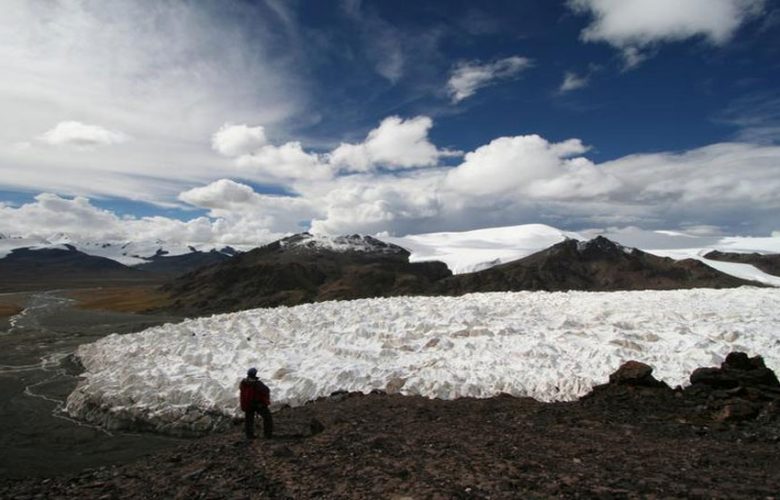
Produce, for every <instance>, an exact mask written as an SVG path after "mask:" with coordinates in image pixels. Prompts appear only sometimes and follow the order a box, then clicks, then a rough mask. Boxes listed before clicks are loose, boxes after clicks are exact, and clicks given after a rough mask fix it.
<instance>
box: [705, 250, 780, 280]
mask: <svg viewBox="0 0 780 500" xmlns="http://www.w3.org/2000/svg"><path fill="white" fill-rule="evenodd" d="M704 258H705V259H712V260H720V261H723V262H736V263H738V264H750V265H753V266H755V267H756V268H758V269H760V270H762V271H764V272H765V273H767V274H772V275H774V276H780V254H769V255H764V254H760V253H732V252H719V251H717V250H713V251H712V252H710V253H708V254H707V255H705V256H704Z"/></svg>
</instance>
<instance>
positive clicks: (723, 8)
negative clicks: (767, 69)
mask: <svg viewBox="0 0 780 500" xmlns="http://www.w3.org/2000/svg"><path fill="white" fill-rule="evenodd" d="M765 3H766V2H765V0H569V6H570V7H571V8H572V9H573V10H575V11H576V12H581V13H586V14H589V15H590V16H591V17H592V21H591V23H590V24H589V25H588V26H587V27H586V28H585V29H584V30H583V31H582V33H581V38H582V39H583V40H584V41H586V42H606V43H609V44H610V45H612V46H614V47H616V48H617V49H619V50H621V51H622V52H623V56H624V60H625V63H626V66H627V67H631V66H635V65H637V64H639V63H640V62H641V61H642V60H643V59H644V58H645V57H646V54H645V52H644V51H645V49H648V48H650V47H652V46H654V45H656V44H659V43H663V42H676V41H682V40H686V39H688V38H693V37H701V38H704V39H705V40H706V41H707V42H709V43H711V44H713V45H722V44H724V43H726V42H728V41H729V40H730V39H731V38H732V36H733V35H734V33H735V32H736V30H737V29H738V28H739V27H740V25H742V24H743V23H744V22H745V21H746V20H748V19H750V18H752V17H754V16H756V15H757V14H759V13H761V12H762V11H763V8H764V5H765Z"/></svg>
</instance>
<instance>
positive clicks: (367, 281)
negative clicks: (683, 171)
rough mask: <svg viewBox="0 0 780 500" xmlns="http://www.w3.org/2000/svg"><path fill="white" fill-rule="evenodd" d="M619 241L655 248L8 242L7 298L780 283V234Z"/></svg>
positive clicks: (435, 238) (338, 241)
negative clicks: (151, 287)
mask: <svg viewBox="0 0 780 500" xmlns="http://www.w3.org/2000/svg"><path fill="white" fill-rule="evenodd" d="M615 236H616V237H618V238H620V239H621V240H623V241H625V240H629V241H630V240H635V241H641V242H642V243H643V244H645V245H647V248H649V250H646V251H644V250H639V249H633V248H630V247H628V246H623V245H620V244H618V243H616V242H614V241H611V240H609V239H606V238H603V237H601V238H595V239H592V240H588V238H587V237H585V236H583V235H581V234H579V233H572V232H566V231H560V230H558V229H556V228H553V227H550V226H546V225H542V224H529V225H523V226H512V227H503V228H489V229H480V230H475V231H465V232H449V233H429V234H421V235H411V236H406V237H403V238H392V237H381V238H375V237H371V236H360V235H352V236H339V237H328V236H318V235H311V234H308V233H302V234H298V235H293V236H290V237H287V238H283V239H281V240H279V241H276V242H273V243H270V244H268V245H265V246H262V247H259V248H256V249H254V250H250V251H247V252H245V253H242V252H240V251H237V250H235V249H233V248H231V247H222V248H214V247H208V246H206V247H204V246H192V245H186V244H169V243H165V242H162V241H154V242H143V241H138V242H99V241H74V240H72V239H71V238H69V237H68V236H67V235H63V234H59V235H53V236H51V237H48V238H13V237H9V236H7V235H2V234H0V291H13V290H22V289H42V288H68V287H82V286H93V285H101V284H106V285H108V284H123V283H148V284H163V283H165V285H164V287H163V289H164V290H165V291H166V292H167V293H168V294H170V296H171V298H172V300H173V303H174V306H173V307H174V308H175V309H177V310H179V311H180V312H185V313H187V314H203V313H205V312H222V311H231V310H236V309H243V308H249V307H260V306H276V305H293V304H299V303H302V302H312V301H321V300H331V299H351V298H359V297H373V296H392V295H409V294H421V295H430V294H443V295H453V294H462V293H469V292H477V291H509V290H570V289H571V290H574V289H576V290H630V289H645V288H652V289H664V288H690V287H724V286H739V285H742V284H748V283H750V284H755V282H759V283H763V284H770V285H776V286H780V269H779V268H780V264H779V263H778V262H779V261H778V259H780V256H778V255H776V254H772V253H773V251H774V252H777V251H778V249H780V237H772V238H712V237H708V238H699V237H692V236H689V235H683V234H679V233H672V232H650V231H644V232H639V231H638V230H633V231H632V232H619V233H616V234H615ZM655 246H657V247H661V248H660V249H659V248H653V247H655ZM713 250H722V251H713ZM756 251H757V252H758V253H756Z"/></svg>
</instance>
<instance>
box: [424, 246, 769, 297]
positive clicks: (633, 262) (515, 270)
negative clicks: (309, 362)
mask: <svg viewBox="0 0 780 500" xmlns="http://www.w3.org/2000/svg"><path fill="white" fill-rule="evenodd" d="M742 285H755V283H751V282H747V281H744V280H740V279H738V278H734V277H732V276H728V275H725V274H723V273H721V272H719V271H717V270H715V269H713V268H711V267H708V266H707V265H706V264H703V263H701V262H699V261H697V260H693V259H685V260H681V261H675V260H672V259H669V258H663V257H657V256H655V255H651V254H648V253H646V252H642V251H641V250H637V249H633V248H626V247H623V246H621V245H618V244H616V243H614V242H612V241H610V240H608V239H606V238H604V237H601V236H600V237H597V238H595V239H593V240H590V241H586V242H581V241H575V240H566V241H562V242H561V243H558V244H557V245H553V246H552V247H550V248H548V249H546V250H542V251H541V252H537V253H535V254H533V255H530V256H528V257H526V258H524V259H520V260H516V261H514V262H509V263H506V264H503V265H499V266H496V267H492V268H490V269H486V270H484V271H480V272H477V273H470V274H461V275H458V276H453V277H452V278H448V279H446V280H443V281H442V282H440V283H437V287H436V288H437V290H438V291H439V292H440V293H443V294H460V293H470V292H492V291H497V292H498V291H515V290H547V291H560V290H594V291H597V290H602V291H606V290H666V289H676V288H698V287H708V288H727V287H736V286H742Z"/></svg>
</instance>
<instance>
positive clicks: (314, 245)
mask: <svg viewBox="0 0 780 500" xmlns="http://www.w3.org/2000/svg"><path fill="white" fill-rule="evenodd" d="M279 243H280V245H281V246H282V248H287V249H296V248H301V249H309V250H329V251H332V252H361V253H399V252H402V251H403V249H401V248H398V247H394V246H392V245H390V244H388V243H386V242H384V241H381V240H378V239H376V238H374V237H372V236H367V235H362V234H351V235H344V236H328V235H324V234H311V233H300V234H296V235H293V236H288V237H287V238H284V239H282V240H280V242H279Z"/></svg>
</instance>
